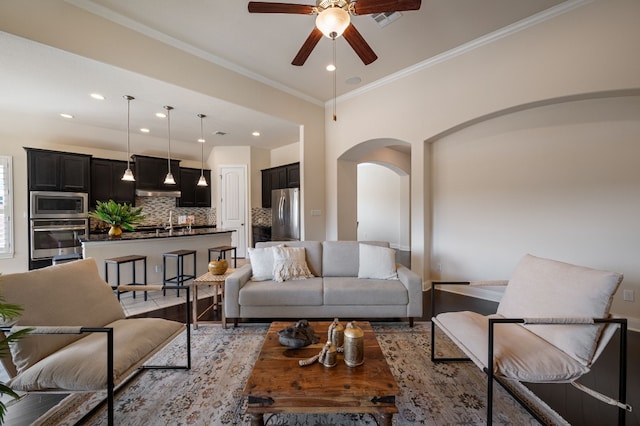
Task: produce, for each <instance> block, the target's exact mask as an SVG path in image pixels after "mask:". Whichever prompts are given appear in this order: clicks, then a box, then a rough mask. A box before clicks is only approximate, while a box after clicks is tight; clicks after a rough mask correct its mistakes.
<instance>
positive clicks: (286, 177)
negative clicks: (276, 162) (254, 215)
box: [262, 163, 300, 208]
mask: <svg viewBox="0 0 640 426" xmlns="http://www.w3.org/2000/svg"><path fill="white" fill-rule="evenodd" d="M299 187H300V163H292V164H287V165H284V166H279V167H272V168H270V169H264V170H262V207H263V208H271V191H273V190H274V189H282V188H299Z"/></svg>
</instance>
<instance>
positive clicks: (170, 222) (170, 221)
mask: <svg viewBox="0 0 640 426" xmlns="http://www.w3.org/2000/svg"><path fill="white" fill-rule="evenodd" d="M165 229H168V230H169V231H173V210H169V226H167V227H166V228H165Z"/></svg>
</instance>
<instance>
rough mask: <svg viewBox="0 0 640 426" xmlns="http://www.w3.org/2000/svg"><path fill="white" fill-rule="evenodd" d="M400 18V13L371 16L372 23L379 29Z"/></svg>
mask: <svg viewBox="0 0 640 426" xmlns="http://www.w3.org/2000/svg"><path fill="white" fill-rule="evenodd" d="M401 16H402V13H400V12H384V13H376V14H375V15H371V18H373V20H374V21H376V23H377V24H378V26H379V27H380V28H384V27H386V26H387V25H389V24H390V23H392V22H393V21H395V20H397V19H398V18H399V17H401Z"/></svg>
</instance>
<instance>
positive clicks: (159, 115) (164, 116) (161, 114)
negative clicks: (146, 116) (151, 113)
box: [156, 112, 167, 118]
mask: <svg viewBox="0 0 640 426" xmlns="http://www.w3.org/2000/svg"><path fill="white" fill-rule="evenodd" d="M156 117H158V118H167V114H165V113H163V112H156Z"/></svg>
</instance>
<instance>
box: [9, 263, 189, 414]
mask: <svg viewBox="0 0 640 426" xmlns="http://www.w3.org/2000/svg"><path fill="white" fill-rule="evenodd" d="M163 288H174V287H166V286H165V287H163V286H136V287H135V289H136V290H137V291H153V290H162V289H163ZM183 288H184V287H183ZM186 290H187V295H186V296H187V309H186V323H185V324H183V323H180V322H176V321H169V320H165V319H162V318H137V319H126V318H125V314H124V311H123V309H122V306H121V305H120V303H119V302H118V300H117V299H116V297H115V296H114V294H113V291H112V290H111V287H110V286H109V285H108V284H107V283H106V282H105V281H103V280H102V278H101V277H100V275H99V273H98V267H97V265H96V262H95V260H94V259H91V258H89V259H84V260H77V261H74V262H69V263H63V264H59V265H54V266H51V267H47V268H44V269H38V270H34V271H29V272H24V273H16V274H8V275H1V276H0V294H2V296H3V297H4V299H5V300H6V301H7V302H8V303H13V304H17V305H20V306H22V307H23V311H22V315H21V316H20V317H19V318H18V319H17V321H15V322H14V323H13V324H10V325H7V324H5V325H4V326H3V327H1V330H2V333H14V332H16V331H18V330H21V329H24V328H32V329H33V330H32V331H31V332H30V334H29V335H28V336H26V337H24V338H22V339H20V340H19V341H17V342H13V343H12V345H11V358H3V359H2V363H3V365H4V367H5V370H6V371H7V373H8V374H9V376H10V377H11V380H10V381H9V383H8V385H9V386H10V387H11V388H12V389H14V390H18V391H26V392H47V391H57V392H60V391H64V392H67V391H68V392H83V391H97V390H105V389H106V390H107V398H106V402H107V404H108V422H109V424H110V425H113V424H114V412H113V411H114V393H115V390H116V388H117V387H119V386H120V385H121V384H122V383H124V382H125V381H126V380H129V379H130V378H132V377H134V376H135V375H136V374H138V373H139V372H141V371H142V370H143V369H148V368H169V369H186V370H188V369H190V368H191V345H190V336H191V335H190V323H191V317H190V315H191V309H190V297H189V288H188V287H187V288H186ZM185 325H186V333H187V334H186V338H187V348H186V364H185V365H166V366H152V365H146V364H145V362H146V361H147V360H148V359H149V358H150V357H151V356H152V355H154V354H155V353H156V352H157V351H159V350H160V349H162V348H163V347H164V346H165V345H167V344H168V343H169V342H171V341H172V340H173V339H174V338H175V337H176V336H178V335H179V334H181V333H182V332H183V330H184V329H185Z"/></svg>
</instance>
